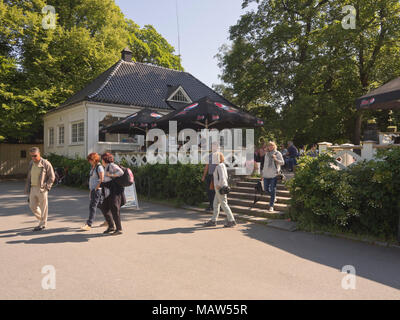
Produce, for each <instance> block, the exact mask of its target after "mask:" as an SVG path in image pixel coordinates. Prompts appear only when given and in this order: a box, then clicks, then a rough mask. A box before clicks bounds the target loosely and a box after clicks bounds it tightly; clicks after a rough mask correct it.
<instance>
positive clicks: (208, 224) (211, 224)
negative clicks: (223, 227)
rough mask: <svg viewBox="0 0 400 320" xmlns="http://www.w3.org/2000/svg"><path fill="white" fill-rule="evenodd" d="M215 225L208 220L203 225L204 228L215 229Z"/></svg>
mask: <svg viewBox="0 0 400 320" xmlns="http://www.w3.org/2000/svg"><path fill="white" fill-rule="evenodd" d="M216 225H217V223H216V222H215V221H213V220H209V221H207V222H206V223H204V226H205V227H215V226H216Z"/></svg>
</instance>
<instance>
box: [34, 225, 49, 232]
mask: <svg viewBox="0 0 400 320" xmlns="http://www.w3.org/2000/svg"><path fill="white" fill-rule="evenodd" d="M44 229H46V227H45V226H37V227H35V228H34V229H33V231H42V230H44Z"/></svg>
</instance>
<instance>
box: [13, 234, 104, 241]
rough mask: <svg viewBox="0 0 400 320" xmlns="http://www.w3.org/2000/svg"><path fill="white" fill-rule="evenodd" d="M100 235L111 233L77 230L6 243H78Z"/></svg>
mask: <svg viewBox="0 0 400 320" xmlns="http://www.w3.org/2000/svg"><path fill="white" fill-rule="evenodd" d="M100 237H111V235H104V234H102V233H97V234H90V233H84V232H77V233H73V234H59V235H53V236H47V237H39V238H32V239H29V240H15V241H8V242H6V243H7V244H21V243H23V244H50V243H67V242H72V243H78V242H88V241H89V240H90V239H93V238H100Z"/></svg>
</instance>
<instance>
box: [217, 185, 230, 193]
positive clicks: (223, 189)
mask: <svg viewBox="0 0 400 320" xmlns="http://www.w3.org/2000/svg"><path fill="white" fill-rule="evenodd" d="M229 192H231V188H230V187H229V186H223V187H222V188H221V189H219V193H220V194H228V193H229Z"/></svg>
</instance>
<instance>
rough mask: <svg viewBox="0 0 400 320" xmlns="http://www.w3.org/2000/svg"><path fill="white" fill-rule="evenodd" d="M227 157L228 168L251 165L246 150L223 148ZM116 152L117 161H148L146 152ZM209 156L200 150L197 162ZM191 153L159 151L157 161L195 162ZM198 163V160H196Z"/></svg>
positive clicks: (140, 163)
mask: <svg viewBox="0 0 400 320" xmlns="http://www.w3.org/2000/svg"><path fill="white" fill-rule="evenodd" d="M221 152H222V153H223V155H224V158H225V165H226V167H227V169H228V170H232V169H237V168H244V167H246V166H251V163H250V162H251V161H247V160H246V153H245V151H244V150H221ZM112 153H113V154H114V159H115V162H121V161H123V160H125V161H126V162H127V163H128V164H129V165H132V166H138V167H140V166H143V165H146V164H147V163H148V157H147V153H146V152H135V151H132V152H127V151H115V152H112ZM208 157H209V153H208V152H198V154H197V157H196V159H197V163H203V164H204V163H207V161H208ZM191 159H192V158H191V153H190V152H187V153H181V152H179V153H169V152H165V153H159V154H157V155H156V157H155V160H156V162H157V163H166V162H169V163H177V162H180V163H193V162H192V161H190V160H191ZM194 163H196V162H194Z"/></svg>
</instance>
